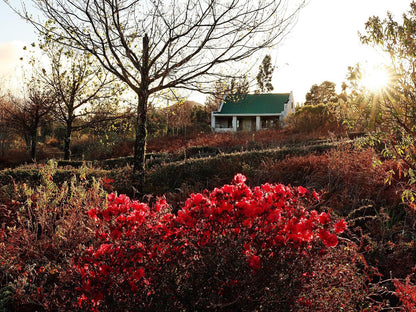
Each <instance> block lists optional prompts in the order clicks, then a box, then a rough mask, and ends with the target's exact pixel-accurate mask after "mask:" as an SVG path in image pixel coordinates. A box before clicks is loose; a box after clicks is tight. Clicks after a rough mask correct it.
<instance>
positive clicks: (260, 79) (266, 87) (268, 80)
mask: <svg viewBox="0 0 416 312" xmlns="http://www.w3.org/2000/svg"><path fill="white" fill-rule="evenodd" d="M273 71H274V67H273V66H272V58H271V57H270V55H266V56H265V57H264V59H263V61H262V63H261V65H260V66H259V73H258V74H257V76H256V79H257V85H258V86H259V89H258V90H257V91H256V93H268V92H271V91H273V89H274V88H273V85H272V75H273Z"/></svg>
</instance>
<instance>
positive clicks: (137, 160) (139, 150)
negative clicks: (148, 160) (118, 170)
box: [133, 94, 148, 194]
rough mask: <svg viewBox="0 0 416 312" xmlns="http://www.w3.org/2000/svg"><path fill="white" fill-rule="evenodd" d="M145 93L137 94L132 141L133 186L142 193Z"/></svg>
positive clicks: (145, 114) (145, 136)
mask: <svg viewBox="0 0 416 312" xmlns="http://www.w3.org/2000/svg"><path fill="white" fill-rule="evenodd" d="M147 100H148V95H147V94H141V95H139V100H138V103H137V116H136V123H135V131H136V140H135V143H134V159H133V184H134V185H133V186H134V187H135V188H136V190H137V191H138V192H139V194H143V188H144V180H145V179H144V178H145V157H146V156H145V155H146V140H147Z"/></svg>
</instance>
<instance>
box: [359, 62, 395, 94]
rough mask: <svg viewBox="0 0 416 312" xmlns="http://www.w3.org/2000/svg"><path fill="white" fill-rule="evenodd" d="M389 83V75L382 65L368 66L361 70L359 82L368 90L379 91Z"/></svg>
mask: <svg viewBox="0 0 416 312" xmlns="http://www.w3.org/2000/svg"><path fill="white" fill-rule="evenodd" d="M390 83H391V75H390V73H389V72H388V70H387V69H386V68H385V67H383V66H371V67H370V66H368V67H367V68H365V69H364V70H363V73H362V78H361V84H362V85H363V87H365V88H366V89H368V90H370V91H381V90H384V89H386V88H387V87H388V85H389V84H390Z"/></svg>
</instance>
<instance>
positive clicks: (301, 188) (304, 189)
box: [298, 186, 309, 196]
mask: <svg viewBox="0 0 416 312" xmlns="http://www.w3.org/2000/svg"><path fill="white" fill-rule="evenodd" d="M298 192H299V194H300V195H302V196H305V195H308V194H309V191H308V190H307V189H306V188H304V187H303V186H299V187H298Z"/></svg>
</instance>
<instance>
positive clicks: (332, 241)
mask: <svg viewBox="0 0 416 312" xmlns="http://www.w3.org/2000/svg"><path fill="white" fill-rule="evenodd" d="M319 238H320V239H321V240H322V242H323V243H324V245H325V246H326V247H335V246H336V245H338V237H337V236H336V235H335V234H331V233H329V232H328V231H327V230H324V229H320V230H319Z"/></svg>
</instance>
